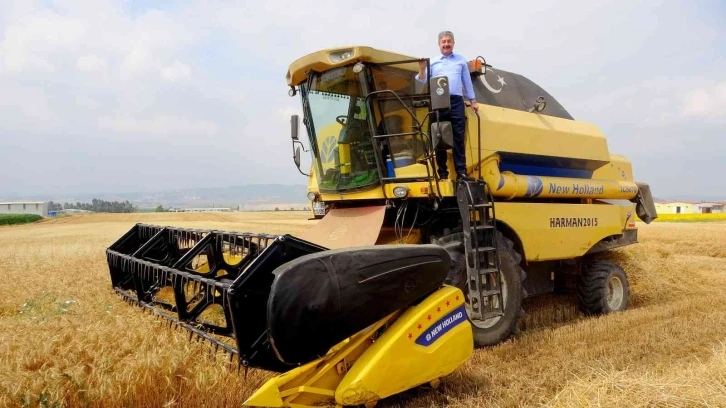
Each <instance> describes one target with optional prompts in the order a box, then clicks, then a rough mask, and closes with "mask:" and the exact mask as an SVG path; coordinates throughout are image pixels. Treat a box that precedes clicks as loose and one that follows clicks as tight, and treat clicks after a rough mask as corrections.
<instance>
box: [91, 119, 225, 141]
mask: <svg viewBox="0 0 726 408" xmlns="http://www.w3.org/2000/svg"><path fill="white" fill-rule="evenodd" d="M98 127H99V129H101V130H107V131H111V132H114V133H116V134H119V135H122V136H136V137H139V138H141V139H144V138H148V137H154V138H168V139H169V140H172V141H173V140H176V139H178V138H198V139H200V140H201V139H203V138H205V137H210V136H215V135H217V134H218V133H219V131H220V126H219V125H218V124H216V123H213V122H210V121H207V120H203V119H188V118H183V117H175V116H168V115H155V116H154V117H152V118H148V119H140V118H132V117H109V116H103V117H100V118H99V119H98Z"/></svg>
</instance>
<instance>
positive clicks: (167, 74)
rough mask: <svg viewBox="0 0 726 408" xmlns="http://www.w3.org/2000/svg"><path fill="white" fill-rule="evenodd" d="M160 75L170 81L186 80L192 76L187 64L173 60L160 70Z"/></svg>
mask: <svg viewBox="0 0 726 408" xmlns="http://www.w3.org/2000/svg"><path fill="white" fill-rule="evenodd" d="M161 77H162V78H164V79H165V80H167V81H170V82H178V81H188V80H190V79H191V78H192V69H191V68H189V65H187V64H184V63H181V62H179V61H174V62H172V63H171V64H169V65H167V66H166V67H164V68H163V69H162V70H161Z"/></svg>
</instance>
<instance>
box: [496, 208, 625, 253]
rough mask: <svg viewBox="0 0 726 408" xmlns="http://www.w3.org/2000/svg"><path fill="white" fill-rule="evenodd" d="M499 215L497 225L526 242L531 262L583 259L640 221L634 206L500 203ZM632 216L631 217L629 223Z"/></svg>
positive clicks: (524, 243)
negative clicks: (635, 221)
mask: <svg viewBox="0 0 726 408" xmlns="http://www.w3.org/2000/svg"><path fill="white" fill-rule="evenodd" d="M496 211H497V222H503V223H505V224H507V225H508V226H509V227H510V228H512V229H513V230H514V231H515V232H516V233H517V235H518V236H519V238H520V239H521V240H522V245H523V247H524V256H525V258H526V259H527V260H528V261H544V260H554V259H572V258H575V257H578V256H582V255H583V254H585V253H586V252H587V251H588V250H589V249H590V248H591V247H592V246H594V245H595V244H597V243H598V242H599V241H601V240H602V239H603V238H606V237H609V236H612V235H618V234H622V232H623V230H624V229H626V222H627V223H632V222H634V220H635V219H636V215H635V204H632V203H627V204H626V203H623V204H622V205H614V204H604V203H603V204H563V203H553V204H549V203H509V202H501V203H496ZM628 212H630V214H631V216H630V218H629V219H628ZM626 220H627V221H626ZM575 222H576V223H577V224H576V225H575V224H574V223H575ZM595 224H597V225H595ZM629 229H634V228H633V227H629Z"/></svg>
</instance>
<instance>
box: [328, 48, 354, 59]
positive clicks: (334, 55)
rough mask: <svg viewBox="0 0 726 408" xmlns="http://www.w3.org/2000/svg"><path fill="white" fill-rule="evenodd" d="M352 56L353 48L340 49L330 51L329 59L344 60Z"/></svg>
mask: <svg viewBox="0 0 726 408" xmlns="http://www.w3.org/2000/svg"><path fill="white" fill-rule="evenodd" d="M352 57H353V50H352V49H350V50H340V51H335V52H331V53H330V60H331V61H333V62H340V61H345V60H347V59H349V58H352Z"/></svg>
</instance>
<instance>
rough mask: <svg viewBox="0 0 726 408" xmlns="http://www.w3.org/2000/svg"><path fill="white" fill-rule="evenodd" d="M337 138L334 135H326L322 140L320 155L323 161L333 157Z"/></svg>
mask: <svg viewBox="0 0 726 408" xmlns="http://www.w3.org/2000/svg"><path fill="white" fill-rule="evenodd" d="M337 142H338V139H337V138H336V137H335V136H328V137H326V138H325V139H324V140H323V145H322V146H321V147H320V156H321V159H322V160H323V163H330V162H332V161H333V160H334V159H335V144H336V143H337Z"/></svg>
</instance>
